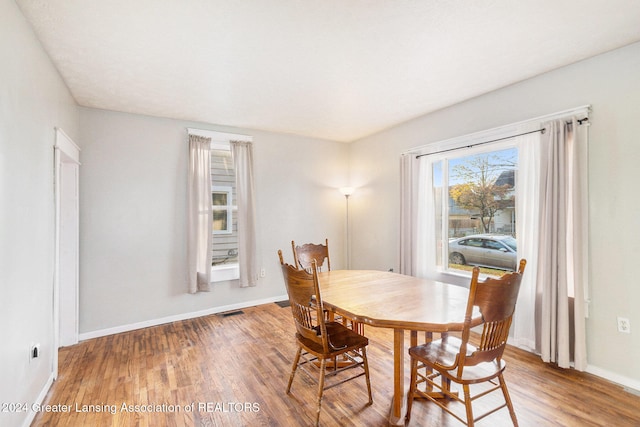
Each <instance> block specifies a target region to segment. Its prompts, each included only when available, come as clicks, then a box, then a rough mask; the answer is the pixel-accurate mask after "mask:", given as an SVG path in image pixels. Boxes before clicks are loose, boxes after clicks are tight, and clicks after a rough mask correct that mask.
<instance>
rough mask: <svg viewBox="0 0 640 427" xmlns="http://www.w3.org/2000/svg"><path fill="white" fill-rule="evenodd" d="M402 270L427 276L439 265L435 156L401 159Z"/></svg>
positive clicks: (411, 274) (418, 275) (413, 155)
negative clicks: (434, 177)
mask: <svg viewBox="0 0 640 427" xmlns="http://www.w3.org/2000/svg"><path fill="white" fill-rule="evenodd" d="M400 180H401V182H400V273H401V274H407V275H409V276H417V277H428V276H432V275H433V271H432V270H434V269H435V267H436V245H435V244H434V243H433V239H430V238H429V236H433V235H434V233H437V232H438V231H439V230H438V229H437V228H436V218H435V211H436V209H437V207H436V205H435V204H436V201H435V195H434V189H433V158H432V157H429V156H423V157H416V154H415V153H406V154H403V155H402V157H401V158H400ZM430 273H431V274H430Z"/></svg>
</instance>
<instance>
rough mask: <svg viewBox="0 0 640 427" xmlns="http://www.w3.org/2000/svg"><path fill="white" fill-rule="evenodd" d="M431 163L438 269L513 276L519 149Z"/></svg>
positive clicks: (480, 151)
mask: <svg viewBox="0 0 640 427" xmlns="http://www.w3.org/2000/svg"><path fill="white" fill-rule="evenodd" d="M498 144H500V143H498ZM430 163H431V174H432V182H433V188H432V190H433V193H434V203H433V209H434V212H433V215H434V220H435V221H434V226H435V230H433V232H434V235H435V236H438V237H437V240H436V242H434V243H435V245H436V248H435V251H436V257H435V258H436V265H437V267H438V268H439V269H440V270H442V271H449V272H454V273H463V274H468V273H465V272H468V271H469V270H470V269H471V268H470V266H473V265H478V266H480V267H481V271H482V272H483V273H485V274H489V275H492V274H493V275H500V274H502V273H503V272H504V270H514V269H515V268H516V263H517V249H516V248H517V243H516V235H515V229H516V227H515V224H516V186H515V177H516V175H517V169H518V150H517V148H516V147H514V146H505V144H504V143H501V144H500V145H497V144H494V145H491V144H487V145H483V146H482V147H479V148H477V149H475V150H471V152H470V150H468V149H465V150H453V151H448V152H446V153H443V155H441V156H439V157H435V158H434V159H432V160H431V162H430ZM445 200H446V202H443V201H445ZM445 236H446V238H445Z"/></svg>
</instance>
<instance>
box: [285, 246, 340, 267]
mask: <svg viewBox="0 0 640 427" xmlns="http://www.w3.org/2000/svg"><path fill="white" fill-rule="evenodd" d="M291 249H293V260H294V261H295V263H296V268H304V269H305V270H307V271H308V272H311V271H310V268H311V261H313V260H314V259H315V260H316V263H317V266H318V267H317V268H318V269H319V270H318V271H323V270H322V269H323V268H324V261H325V259H326V260H327V271H331V260H330V259H329V239H325V240H324V245H323V244H317V245H316V244H313V243H305V244H304V245H302V246H296V244H295V242H294V241H293V240H292V241H291Z"/></svg>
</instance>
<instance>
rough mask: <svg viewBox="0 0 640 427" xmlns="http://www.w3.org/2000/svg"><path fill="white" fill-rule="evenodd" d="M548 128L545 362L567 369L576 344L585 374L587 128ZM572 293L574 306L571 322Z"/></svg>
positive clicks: (543, 171) (542, 276) (544, 150)
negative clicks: (571, 326)
mask: <svg viewBox="0 0 640 427" xmlns="http://www.w3.org/2000/svg"><path fill="white" fill-rule="evenodd" d="M543 126H544V128H545V129H546V131H545V132H544V133H543V134H542V136H541V138H540V139H541V147H540V180H541V181H540V200H539V211H540V226H539V247H538V268H537V276H538V277H537V280H538V283H537V287H538V289H537V294H538V297H539V299H540V302H539V304H540V305H539V307H540V317H539V319H540V320H539V324H538V326H539V330H540V353H541V356H542V360H544V361H545V362H555V363H557V364H558V366H559V367H561V368H568V367H570V362H571V353H570V347H571V344H573V345H574V367H575V369H577V370H584V369H585V368H586V362H587V361H586V340H585V318H584V314H585V313H584V303H585V292H586V289H587V281H588V275H587V271H588V270H587V263H588V259H587V249H586V248H587V243H588V236H587V225H588V217H587V213H588V209H587V190H588V189H587V171H586V167H587V162H586V150H587V148H588V147H587V141H586V129H580V126H578V123H577V120H576V118H575V117H574V118H572V119H571V120H569V121H568V122H567V121H566V120H554V121H550V122H547V123H544V125H543ZM583 128H586V126H585V127H583ZM572 295H573V297H574V298H573V301H574V302H575V303H574V307H573V308H574V310H573V317H572V319H570V303H571V299H570V297H571V296H572ZM571 321H573V322H574V337H573V339H571V334H570V325H571Z"/></svg>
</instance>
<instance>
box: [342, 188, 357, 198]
mask: <svg viewBox="0 0 640 427" xmlns="http://www.w3.org/2000/svg"><path fill="white" fill-rule="evenodd" d="M339 190H340V192H341V193H342V194H343V195H345V196H347V197H349V196H350V195H352V194H353V192H354V191H355V188H353V187H341V188H340V189H339Z"/></svg>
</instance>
